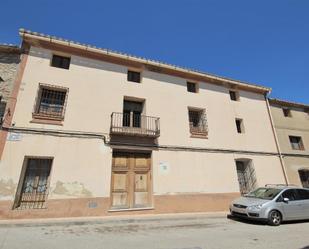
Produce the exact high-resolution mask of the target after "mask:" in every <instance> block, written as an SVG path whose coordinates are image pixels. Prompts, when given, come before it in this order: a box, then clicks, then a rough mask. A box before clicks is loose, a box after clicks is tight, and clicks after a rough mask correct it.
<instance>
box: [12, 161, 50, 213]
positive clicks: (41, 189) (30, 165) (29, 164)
mask: <svg viewBox="0 0 309 249" xmlns="http://www.w3.org/2000/svg"><path fill="white" fill-rule="evenodd" d="M52 161H53V159H52V158H27V157H26V158H25V159H24V165H23V169H22V173H21V178H20V180H19V186H18V189H17V192H16V196H15V203H14V208H15V209H36V208H44V207H45V202H46V200H47V195H48V187H49V178H50V171H51V167H52Z"/></svg>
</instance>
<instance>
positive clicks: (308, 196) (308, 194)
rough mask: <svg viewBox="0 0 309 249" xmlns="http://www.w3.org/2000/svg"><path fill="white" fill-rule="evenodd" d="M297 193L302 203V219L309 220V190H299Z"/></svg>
mask: <svg viewBox="0 0 309 249" xmlns="http://www.w3.org/2000/svg"><path fill="white" fill-rule="evenodd" d="M297 193H298V196H299V199H300V201H301V202H302V211H303V212H302V218H303V219H309V190H306V189H297Z"/></svg>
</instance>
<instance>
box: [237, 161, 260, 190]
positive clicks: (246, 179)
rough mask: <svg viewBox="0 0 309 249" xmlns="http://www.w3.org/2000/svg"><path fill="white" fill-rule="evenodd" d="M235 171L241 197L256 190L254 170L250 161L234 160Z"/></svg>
mask: <svg viewBox="0 0 309 249" xmlns="http://www.w3.org/2000/svg"><path fill="white" fill-rule="evenodd" d="M235 162H236V170H237V177H238V182H239V190H240V193H241V194H242V195H244V194H247V193H249V192H250V191H252V190H254V189H255V188H256V185H257V184H256V183H257V180H256V175H255V170H254V167H253V164H252V160H250V159H239V160H236V161H235Z"/></svg>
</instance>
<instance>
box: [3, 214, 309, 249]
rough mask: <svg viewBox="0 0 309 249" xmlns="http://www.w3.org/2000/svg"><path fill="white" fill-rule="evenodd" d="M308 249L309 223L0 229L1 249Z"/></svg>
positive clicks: (154, 222) (190, 221) (138, 222)
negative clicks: (275, 225) (274, 225)
mask: <svg viewBox="0 0 309 249" xmlns="http://www.w3.org/2000/svg"><path fill="white" fill-rule="evenodd" d="M21 248H23V249H28V248H29V249H30V248H31V249H57V248H62V249H66V248H68V249H73V248H74V249H75V248H76V249H94V248H100V249H216V248H218V249H223V248H229V249H233V248H237V249H248V248H263V249H271V248H280V249H285V248H286V249H294V248H295V249H305V248H306V249H309V222H308V221H307V222H295V223H288V224H283V225H281V226H279V227H271V226H267V225H264V224H259V223H252V222H250V223H248V222H240V221H238V220H231V219H227V218H226V217H225V216H220V217H213V216H207V215H196V216H192V215H190V216H172V217H159V218H158V217H156V218H149V217H148V218H137V219H125V220H124V219H119V218H118V219H115V220H111V219H109V220H100V221H95V220H91V221H87V222H85V221H83V222H70V223H68V222H65V223H61V224H23V225H3V224H2V225H1V224H0V249H21Z"/></svg>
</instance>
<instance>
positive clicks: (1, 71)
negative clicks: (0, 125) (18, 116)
mask: <svg viewBox="0 0 309 249" xmlns="http://www.w3.org/2000/svg"><path fill="white" fill-rule="evenodd" d="M19 61H20V48H19V47H18V46H15V45H8V44H0V119H1V120H2V118H3V115H4V111H5V107H6V103H7V102H8V100H9V97H10V94H11V92H12V90H13V83H14V80H15V76H16V71H17V67H18V64H19Z"/></svg>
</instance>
